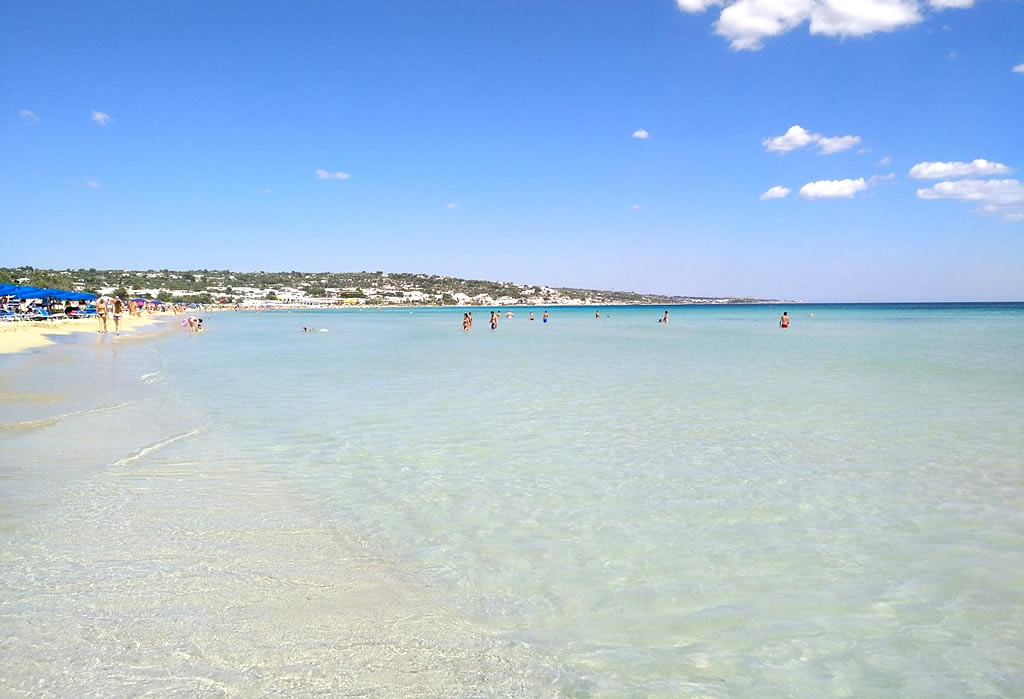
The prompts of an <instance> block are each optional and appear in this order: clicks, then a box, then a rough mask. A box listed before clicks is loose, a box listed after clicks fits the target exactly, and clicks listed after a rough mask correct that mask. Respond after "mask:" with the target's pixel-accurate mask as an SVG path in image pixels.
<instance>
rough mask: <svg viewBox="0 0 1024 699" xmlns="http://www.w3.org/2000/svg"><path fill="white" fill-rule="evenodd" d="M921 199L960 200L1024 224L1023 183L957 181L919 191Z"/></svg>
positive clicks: (1006, 219) (983, 212)
mask: <svg viewBox="0 0 1024 699" xmlns="http://www.w3.org/2000/svg"><path fill="white" fill-rule="evenodd" d="M917 197H918V199H930V200H934V199H956V200H958V201H970V202H976V203H978V204H979V206H978V208H977V209H975V211H976V212H977V213H979V214H985V215H990V216H991V215H999V216H1002V217H1003V220H1004V221H1024V182H1021V181H1020V180H1013V179H1005V180H975V179H967V180H956V181H952V182H949V181H947V182H939V183H938V184H935V185H932V186H931V187H924V188H922V189H919V190H917Z"/></svg>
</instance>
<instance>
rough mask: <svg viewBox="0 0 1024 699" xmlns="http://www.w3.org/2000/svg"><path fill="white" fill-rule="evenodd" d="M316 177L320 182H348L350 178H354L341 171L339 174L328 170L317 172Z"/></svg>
mask: <svg viewBox="0 0 1024 699" xmlns="http://www.w3.org/2000/svg"><path fill="white" fill-rule="evenodd" d="M316 177H317V179H320V180H347V179H349V178H350V177H352V175H350V174H348V173H347V172H341V171H340V170H339V171H338V172H328V171H327V170H317V171H316Z"/></svg>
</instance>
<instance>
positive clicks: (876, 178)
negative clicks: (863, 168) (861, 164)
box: [868, 172, 896, 187]
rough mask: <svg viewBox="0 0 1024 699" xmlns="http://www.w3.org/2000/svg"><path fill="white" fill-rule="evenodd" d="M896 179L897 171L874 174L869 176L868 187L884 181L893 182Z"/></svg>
mask: <svg viewBox="0 0 1024 699" xmlns="http://www.w3.org/2000/svg"><path fill="white" fill-rule="evenodd" d="M895 179H896V173H894V172H890V173H889V174H887V175H872V176H871V177H869V178H868V187H874V186H875V185H876V184H882V183H883V182H892V181H893V180H895Z"/></svg>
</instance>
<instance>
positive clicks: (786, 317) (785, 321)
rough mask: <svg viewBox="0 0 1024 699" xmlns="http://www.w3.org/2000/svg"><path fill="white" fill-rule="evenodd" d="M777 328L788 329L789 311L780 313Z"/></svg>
mask: <svg viewBox="0 0 1024 699" xmlns="http://www.w3.org/2000/svg"><path fill="white" fill-rule="evenodd" d="M779 327H780V328H782V329H783V330H785V329H786V328H788V327H789V311H783V312H782V317H781V318H779Z"/></svg>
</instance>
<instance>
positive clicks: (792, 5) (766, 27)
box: [676, 0, 973, 51]
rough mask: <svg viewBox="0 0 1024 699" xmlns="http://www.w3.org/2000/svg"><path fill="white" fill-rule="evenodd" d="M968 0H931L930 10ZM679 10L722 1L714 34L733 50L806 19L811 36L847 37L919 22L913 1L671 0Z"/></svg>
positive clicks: (746, 47) (757, 42)
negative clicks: (724, 39) (727, 42)
mask: <svg viewBox="0 0 1024 699" xmlns="http://www.w3.org/2000/svg"><path fill="white" fill-rule="evenodd" d="M971 2H973V0H931V5H932V7H933V8H935V9H943V8H945V7H968V6H969V5H970V3H971ZM676 5H677V6H678V7H679V9H680V10H682V11H683V12H692V13H699V12H704V11H705V10H707V9H709V8H711V7H716V6H719V5H724V6H725V7H724V8H723V9H722V11H721V13H720V14H719V16H718V20H717V21H716V22H715V23H714V27H715V32H716V33H717V34H718V35H720V36H723V37H725V38H726V39H728V40H729V44H730V46H731V47H732V48H733V49H734V50H736V51H743V50H751V51H754V50H757V49H759V48H761V44H762V41H763V40H764V39H766V38H768V37H773V36H778V35H780V34H785V33H786V32H788V31H791V30H793V29H795V28H796V27H798V26H800V25H801V24H803V23H804V22H809V31H810V33H811V34H824V35H825V36H836V37H847V36H866V35H868V34H874V33H875V32H891V31H894V30H896V29H899V28H901V27H905V26H909V25H911V24H915V23H917V22H920V21H921V20H922V16H921V12H920V7H919V4H918V0H676Z"/></svg>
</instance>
